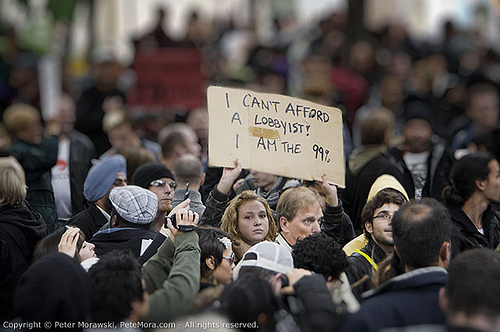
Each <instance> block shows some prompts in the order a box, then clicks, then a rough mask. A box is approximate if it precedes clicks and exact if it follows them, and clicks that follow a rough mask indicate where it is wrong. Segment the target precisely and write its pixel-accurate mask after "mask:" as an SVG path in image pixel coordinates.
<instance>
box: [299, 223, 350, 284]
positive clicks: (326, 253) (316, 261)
mask: <svg viewBox="0 0 500 332" xmlns="http://www.w3.org/2000/svg"><path fill="white" fill-rule="evenodd" d="M292 257H293V263H294V266H295V267H296V268H302V269H306V270H309V271H312V272H315V273H320V274H322V275H323V276H324V277H325V279H327V280H328V277H332V278H333V279H339V277H340V274H341V273H342V272H344V271H345V270H346V269H347V266H348V265H349V264H348V262H347V258H346V256H345V253H344V251H343V250H342V248H341V247H340V245H339V244H338V243H337V242H336V241H335V240H334V239H333V238H331V237H330V236H328V235H326V234H324V233H317V234H312V235H310V236H308V237H306V238H304V239H302V240H299V241H297V243H296V244H295V245H294V246H293V251H292Z"/></svg>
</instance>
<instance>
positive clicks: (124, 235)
mask: <svg viewBox="0 0 500 332" xmlns="http://www.w3.org/2000/svg"><path fill="white" fill-rule="evenodd" d="M157 234H158V233H157V232H155V231H152V230H149V229H142V228H109V229H105V230H102V231H99V232H97V233H96V234H95V235H94V237H93V238H92V239H91V242H92V243H93V244H95V253H96V255H97V257H100V256H102V255H104V254H106V253H108V252H110V251H113V250H127V249H130V251H131V252H132V254H133V255H134V256H135V257H136V258H139V256H141V253H142V252H141V250H144V251H146V249H148V247H149V245H151V244H152V243H153V240H154V239H155V237H156V236H157ZM155 243H156V242H155ZM160 245H161V243H159V244H158V247H159V246H160ZM154 253H156V251H154ZM154 253H153V254H154ZM151 256H152V255H151ZM147 259H149V257H147V258H145V260H147Z"/></svg>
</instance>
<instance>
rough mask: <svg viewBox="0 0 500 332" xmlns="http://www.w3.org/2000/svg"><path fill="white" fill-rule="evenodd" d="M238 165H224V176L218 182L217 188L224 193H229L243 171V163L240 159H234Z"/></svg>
mask: <svg viewBox="0 0 500 332" xmlns="http://www.w3.org/2000/svg"><path fill="white" fill-rule="evenodd" d="M234 164H235V166H236V167H224V170H223V171H222V177H221V179H220V181H219V183H218V184H217V190H218V191H220V192H221V193H223V194H228V193H229V191H230V190H231V187H232V186H233V183H234V181H236V179H237V178H238V176H239V175H240V173H241V170H242V165H241V161H240V160H239V159H236V160H235V161H234Z"/></svg>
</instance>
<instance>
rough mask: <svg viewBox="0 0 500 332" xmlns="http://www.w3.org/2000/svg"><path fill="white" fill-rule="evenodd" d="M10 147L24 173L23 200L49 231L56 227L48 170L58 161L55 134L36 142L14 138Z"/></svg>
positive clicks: (54, 204) (54, 203)
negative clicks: (38, 142) (38, 215)
mask: <svg viewBox="0 0 500 332" xmlns="http://www.w3.org/2000/svg"><path fill="white" fill-rule="evenodd" d="M9 150H10V152H11V153H12V155H13V156H14V157H16V159H17V160H18V161H19V163H20V164H21V166H23V169H24V172H25V174H26V185H27V186H28V192H27V193H26V200H27V201H28V202H29V204H30V208H31V209H32V210H33V211H34V212H38V213H40V214H41V215H42V218H43V220H44V221H45V223H46V224H47V229H48V231H49V232H52V231H54V230H55V229H56V228H57V225H56V221H57V209H56V202H55V199H54V192H53V190H52V182H51V169H52V167H54V166H55V165H56V163H57V152H58V138H57V136H51V137H50V138H46V139H43V140H42V143H41V144H39V145H31V144H28V143H25V142H23V141H20V140H17V141H15V142H14V143H12V145H11V146H10V147H9Z"/></svg>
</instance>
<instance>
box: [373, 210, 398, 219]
mask: <svg viewBox="0 0 500 332" xmlns="http://www.w3.org/2000/svg"><path fill="white" fill-rule="evenodd" d="M393 216H394V214H390V213H389V212H380V213H379V214H377V215H376V216H374V217H373V219H377V218H378V219H381V220H389V219H392V217H393Z"/></svg>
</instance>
